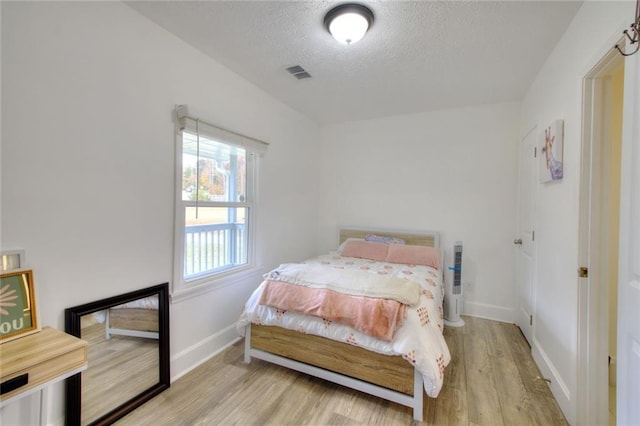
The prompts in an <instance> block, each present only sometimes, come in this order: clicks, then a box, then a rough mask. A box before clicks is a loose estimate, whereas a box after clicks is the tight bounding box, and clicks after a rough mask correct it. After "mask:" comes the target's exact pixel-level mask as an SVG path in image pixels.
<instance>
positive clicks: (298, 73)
mask: <svg viewBox="0 0 640 426" xmlns="http://www.w3.org/2000/svg"><path fill="white" fill-rule="evenodd" d="M286 70H287V71H288V72H289V74H291V75H292V76H294V77H295V78H297V79H298V80H302V79H303V78H311V74H309V73H308V72H306V71H305V70H304V68H302V67H301V66H300V65H294V66H292V67H288V68H286Z"/></svg>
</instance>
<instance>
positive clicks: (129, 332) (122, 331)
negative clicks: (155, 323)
mask: <svg viewBox="0 0 640 426" xmlns="http://www.w3.org/2000/svg"><path fill="white" fill-rule="evenodd" d="M150 311H153V312H156V315H157V312H158V311H157V310H155V309H150ZM110 313H111V309H107V310H106V315H105V324H104V325H105V327H104V331H105V338H106V339H107V340H109V339H111V336H129V337H142V338H145V339H156V340H158V336H159V333H158V332H157V331H144V330H135V329H129V328H119V327H112V326H111V323H110Z"/></svg>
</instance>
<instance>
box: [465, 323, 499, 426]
mask: <svg viewBox="0 0 640 426" xmlns="http://www.w3.org/2000/svg"><path fill="white" fill-rule="evenodd" d="M465 322H466V324H465V326H464V327H465V328H466V331H467V334H466V335H465V336H464V337H465V339H464V349H465V350H464V358H465V360H464V362H465V370H466V375H467V402H468V407H469V421H470V422H474V423H476V424H479V425H482V426H485V425H486V426H499V425H504V420H503V417H502V410H501V406H500V400H499V396H498V392H497V390H496V384H495V381H494V379H493V378H494V373H493V369H492V364H491V363H492V358H491V357H490V354H489V347H488V344H487V341H486V337H485V332H484V330H483V328H484V322H483V321H482V320H479V319H477V318H468V319H467V320H465Z"/></svg>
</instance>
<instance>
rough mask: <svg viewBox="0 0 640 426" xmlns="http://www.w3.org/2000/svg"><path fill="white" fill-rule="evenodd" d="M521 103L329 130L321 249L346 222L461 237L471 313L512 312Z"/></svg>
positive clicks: (507, 315)
mask: <svg viewBox="0 0 640 426" xmlns="http://www.w3.org/2000/svg"><path fill="white" fill-rule="evenodd" d="M518 117H519V104H518V103H505V104H498V105H486V106H479V107H470V108H461V109H452V110H443V111H436V112H425V113H420V114H413V115H405V116H399V117H389V118H382V119H375V120H369V121H360V122H352V123H346V124H340V125H333V126H327V127H325V128H323V131H322V135H323V136H322V140H323V152H322V178H321V196H320V201H321V202H320V222H319V231H320V232H319V235H320V240H319V248H320V250H321V251H322V250H326V249H328V248H331V247H335V246H336V243H337V240H336V229H337V228H338V227H339V226H341V225H357V226H361V227H385V228H391V229H405V230H414V231H417V230H436V231H440V232H441V235H442V242H443V244H444V247H445V248H448V249H451V246H452V245H453V243H454V242H455V241H458V240H461V241H462V242H463V245H464V250H463V270H464V271H463V273H462V277H463V278H462V279H463V284H464V291H465V306H464V311H465V313H467V314H472V315H476V316H482V317H487V318H493V319H498V320H502V321H513V320H514V306H515V300H516V299H515V298H516V287H515V282H514V277H515V272H514V245H513V238H514V235H516V234H515V232H516V209H515V208H516V191H517V185H516V183H517V173H516V172H517V143H518V141H519V137H518V129H519V121H518Z"/></svg>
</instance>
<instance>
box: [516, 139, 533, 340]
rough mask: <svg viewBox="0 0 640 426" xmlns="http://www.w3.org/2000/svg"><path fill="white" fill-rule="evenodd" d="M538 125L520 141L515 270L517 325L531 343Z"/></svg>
mask: <svg viewBox="0 0 640 426" xmlns="http://www.w3.org/2000/svg"><path fill="white" fill-rule="evenodd" d="M536 140H537V139H536V128H535V127H534V128H533V129H532V130H531V131H530V132H529V133H528V134H527V135H526V136H525V137H524V139H522V142H521V143H520V170H519V176H518V186H519V188H518V236H517V237H516V239H515V240H514V243H515V244H516V245H517V247H518V248H517V254H516V271H517V272H516V273H517V281H518V290H519V291H518V313H517V318H516V324H518V326H519V327H520V329H521V330H522V333H523V334H524V336H525V337H526V339H527V341H529V345H531V342H532V340H531V339H532V336H533V321H534V318H533V309H534V292H533V278H534V277H533V273H534V266H535V231H534V226H535V217H536V216H535V211H536V185H537V173H536V171H537V170H538V168H537V167H536Z"/></svg>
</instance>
